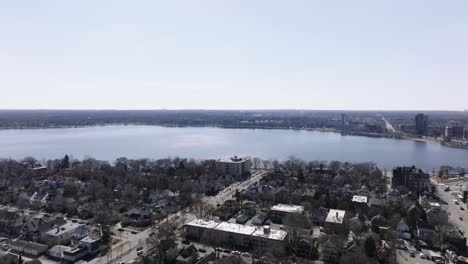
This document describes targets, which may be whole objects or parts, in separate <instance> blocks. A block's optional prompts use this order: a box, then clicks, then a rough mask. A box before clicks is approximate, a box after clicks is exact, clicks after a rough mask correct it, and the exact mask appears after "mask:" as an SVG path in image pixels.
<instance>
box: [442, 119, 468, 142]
mask: <svg viewBox="0 0 468 264" xmlns="http://www.w3.org/2000/svg"><path fill="white" fill-rule="evenodd" d="M464 131H465V128H464V127H463V122H461V121H454V120H451V121H448V122H447V126H446V127H445V137H447V138H459V139H462V138H463V137H464Z"/></svg>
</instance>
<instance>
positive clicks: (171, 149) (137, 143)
mask: <svg viewBox="0 0 468 264" xmlns="http://www.w3.org/2000/svg"><path fill="white" fill-rule="evenodd" d="M65 154H69V155H71V156H73V157H74V158H79V159H81V158H85V157H93V158H96V159H103V160H114V159H116V158H118V157H122V156H125V157H128V158H152V159H157V158H166V157H169V156H171V157H174V156H179V157H188V158H195V159H207V158H221V157H228V156H231V155H234V154H236V155H248V156H257V157H261V158H264V159H278V160H284V159H286V158H288V157H289V156H291V155H294V156H296V157H298V158H302V159H305V160H326V161H330V160H339V161H351V162H365V161H374V162H376V163H377V164H378V165H379V166H380V167H382V168H387V169H389V168H392V167H394V166H398V165H416V166H418V167H421V168H424V169H428V170H432V169H438V168H439V167H440V166H441V165H452V166H461V167H468V150H464V149H454V148H449V147H445V146H441V145H439V144H432V143H424V142H414V141H410V140H396V139H387V138H370V137H361V136H342V135H340V134H339V133H331V132H310V131H299V130H281V129H274V130H262V129H222V128H212V127H177V128H169V127H158V126H137V125H131V126H101V127H85V128H60V129H24V130H2V131H0V158H14V159H22V158H24V157H26V156H33V157H36V158H37V159H39V160H40V159H43V158H45V159H49V158H61V157H63V156H64V155H65Z"/></svg>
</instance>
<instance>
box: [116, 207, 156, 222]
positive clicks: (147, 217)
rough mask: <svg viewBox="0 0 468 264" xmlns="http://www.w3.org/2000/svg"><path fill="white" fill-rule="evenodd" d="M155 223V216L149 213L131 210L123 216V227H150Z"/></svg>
mask: <svg viewBox="0 0 468 264" xmlns="http://www.w3.org/2000/svg"><path fill="white" fill-rule="evenodd" d="M152 222H153V214H152V213H151V212H149V211H144V210H140V209H136V208H135V209H131V210H129V211H127V212H125V213H123V214H122V225H123V226H128V225H130V226H140V227H144V226H149V225H151V224H152Z"/></svg>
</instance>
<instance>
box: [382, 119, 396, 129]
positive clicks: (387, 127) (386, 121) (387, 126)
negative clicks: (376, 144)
mask: <svg viewBox="0 0 468 264" xmlns="http://www.w3.org/2000/svg"><path fill="white" fill-rule="evenodd" d="M382 120H383V121H384V122H385V128H386V129H387V131H388V132H391V133H395V132H396V129H395V128H394V127H393V125H392V123H390V122H388V120H387V119H385V117H383V116H382Z"/></svg>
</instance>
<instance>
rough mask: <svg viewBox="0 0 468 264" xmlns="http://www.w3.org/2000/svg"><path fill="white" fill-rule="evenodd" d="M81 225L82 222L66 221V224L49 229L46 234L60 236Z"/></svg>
mask: <svg viewBox="0 0 468 264" xmlns="http://www.w3.org/2000/svg"><path fill="white" fill-rule="evenodd" d="M81 226H83V225H82V224H78V223H73V222H67V223H66V224H64V225H62V226H59V227H58V228H53V229H51V230H49V231H48V232H47V233H46V234H47V235H50V236H60V235H62V234H65V233H68V232H74V231H75V230H76V229H77V228H79V227H81Z"/></svg>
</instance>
